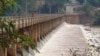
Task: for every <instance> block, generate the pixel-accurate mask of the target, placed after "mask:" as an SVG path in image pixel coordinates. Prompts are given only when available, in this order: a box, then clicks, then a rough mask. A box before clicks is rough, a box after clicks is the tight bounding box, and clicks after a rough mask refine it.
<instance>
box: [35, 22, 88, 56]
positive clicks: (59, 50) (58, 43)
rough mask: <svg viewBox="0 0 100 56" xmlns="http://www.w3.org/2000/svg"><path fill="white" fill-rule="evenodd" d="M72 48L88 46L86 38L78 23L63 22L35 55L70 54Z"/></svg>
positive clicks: (54, 55) (64, 55) (66, 55)
mask: <svg viewBox="0 0 100 56" xmlns="http://www.w3.org/2000/svg"><path fill="white" fill-rule="evenodd" d="M70 48H75V49H76V48H79V49H80V50H81V51H82V53H83V52H84V50H85V48H86V43H85V39H84V37H83V34H82V32H81V29H80V27H79V26H77V25H69V24H66V23H63V24H62V25H61V27H60V28H59V29H58V30H57V31H56V32H55V33H54V34H53V35H52V36H51V38H50V39H49V40H48V42H47V43H46V44H45V45H44V46H43V48H42V49H41V50H40V53H37V54H36V55H35V56H70V54H69V53H70V51H69V49H70Z"/></svg>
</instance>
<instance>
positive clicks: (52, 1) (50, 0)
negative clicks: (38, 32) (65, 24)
mask: <svg viewBox="0 0 100 56" xmlns="http://www.w3.org/2000/svg"><path fill="white" fill-rule="evenodd" d="M45 1H46V4H47V5H48V6H49V13H51V6H53V5H57V6H58V8H62V7H63V6H64V4H65V3H66V2H68V0H45Z"/></svg>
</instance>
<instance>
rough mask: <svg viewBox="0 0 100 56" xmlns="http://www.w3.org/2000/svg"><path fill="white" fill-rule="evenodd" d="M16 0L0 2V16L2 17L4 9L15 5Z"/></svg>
mask: <svg viewBox="0 0 100 56" xmlns="http://www.w3.org/2000/svg"><path fill="white" fill-rule="evenodd" d="M16 2H17V0H0V15H3V13H4V12H5V10H6V9H8V8H11V7H13V6H15V5H16Z"/></svg>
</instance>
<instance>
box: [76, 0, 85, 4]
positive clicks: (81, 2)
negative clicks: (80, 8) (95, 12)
mask: <svg viewBox="0 0 100 56" xmlns="http://www.w3.org/2000/svg"><path fill="white" fill-rule="evenodd" d="M77 1H78V2H79V3H80V4H83V3H84V1H85V0H77Z"/></svg>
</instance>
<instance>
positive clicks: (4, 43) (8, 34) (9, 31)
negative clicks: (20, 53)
mask: <svg viewBox="0 0 100 56" xmlns="http://www.w3.org/2000/svg"><path fill="white" fill-rule="evenodd" d="M0 29H1V30H2V31H1V33H2V34H3V35H2V36H1V37H0V48H2V49H5V48H10V47H13V46H14V45H20V46H21V48H23V49H25V50H27V51H28V49H29V47H30V48H32V49H35V50H37V48H36V43H35V42H34V41H33V40H32V38H31V37H29V36H27V35H22V34H19V33H18V32H17V30H16V29H15V25H14V22H13V21H10V20H5V19H2V20H0ZM37 51H38V50H37Z"/></svg>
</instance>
